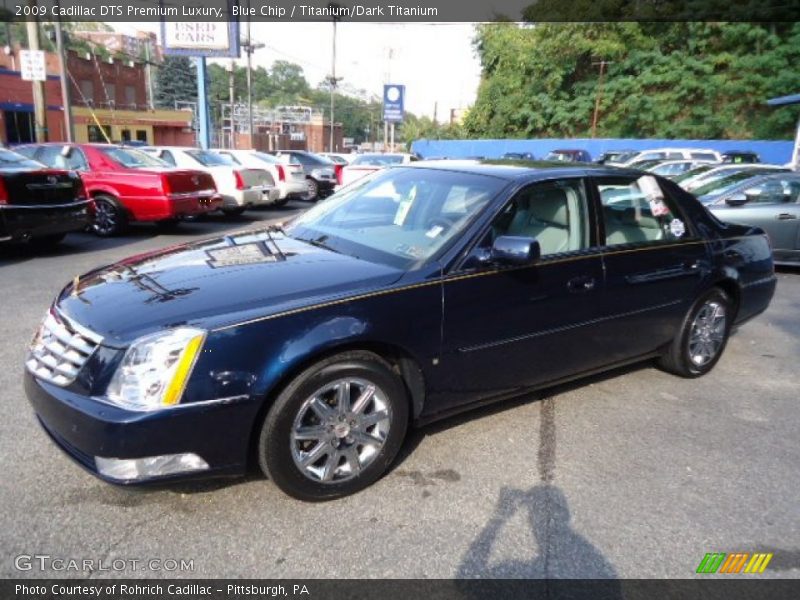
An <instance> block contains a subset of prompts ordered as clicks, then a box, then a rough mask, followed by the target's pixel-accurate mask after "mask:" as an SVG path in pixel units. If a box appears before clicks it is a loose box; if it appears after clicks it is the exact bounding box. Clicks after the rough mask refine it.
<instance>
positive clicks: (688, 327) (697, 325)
mask: <svg viewBox="0 0 800 600" xmlns="http://www.w3.org/2000/svg"><path fill="white" fill-rule="evenodd" d="M733 317H734V314H733V303H732V302H731V299H730V297H729V296H728V295H727V294H726V293H725V292H724V291H722V290H721V289H719V288H716V287H715V288H713V289H711V290H709V291H707V292H706V293H704V294H703V295H701V296H700V297H699V298H698V299H697V300H696V301H695V303H694V304H693V305H692V308H691V309H690V310H689V312H688V314H687V315H686V317H685V318H684V320H683V324H682V325H681V329H680V331H679V332H678V335H676V336H675V339H674V340H673V341H672V343H671V344H670V346H669V348H668V349H667V351H666V352H665V353H664V354H663V355H662V356H661V357H660V358H659V360H658V364H659V366H660V367H661V368H662V369H664V370H665V371H669V372H670V373H674V374H675V375H680V376H681V377H687V378H692V377H700V376H701V375H705V374H706V373H708V372H709V371H710V370H711V369H713V368H714V365H716V364H717V361H719V359H720V357H721V356H722V353H723V352H724V350H725V346H726V345H727V343H728V337H729V336H730V331H731V325H732V322H733Z"/></svg>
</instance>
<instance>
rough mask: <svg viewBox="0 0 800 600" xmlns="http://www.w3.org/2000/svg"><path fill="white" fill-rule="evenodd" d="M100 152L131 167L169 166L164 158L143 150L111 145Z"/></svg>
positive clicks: (120, 163)
mask: <svg viewBox="0 0 800 600" xmlns="http://www.w3.org/2000/svg"><path fill="white" fill-rule="evenodd" d="M100 152H102V153H103V154H105V155H106V156H108V157H109V158H110V159H111V160H113V161H114V162H115V163H117V164H119V165H122V166H123V167H127V168H129V169H147V168H163V167H168V166H169V165H168V164H167V163H165V162H164V161H163V160H161V159H159V158H156V157H155V156H152V155H150V154H147V153H146V152H142V151H141V150H133V149H131V148H118V147H115V146H109V147H107V148H100Z"/></svg>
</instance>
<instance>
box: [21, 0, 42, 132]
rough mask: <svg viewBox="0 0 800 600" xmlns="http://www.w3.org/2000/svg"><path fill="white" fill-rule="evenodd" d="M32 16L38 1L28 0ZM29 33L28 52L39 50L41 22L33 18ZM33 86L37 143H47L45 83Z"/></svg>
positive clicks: (35, 11)
mask: <svg viewBox="0 0 800 600" xmlns="http://www.w3.org/2000/svg"><path fill="white" fill-rule="evenodd" d="M28 6H30V7H31V14H34V15H35V14H37V10H36V0H28ZM25 25H26V27H27V33H28V50H33V51H37V50H39V49H40V48H39V21H38V20H37V19H35V18H31V20H30V21H26V23H25ZM31 85H32V86H33V112H34V118H35V120H36V141H37V142H40V143H41V142H46V141H47V104H46V103H45V97H44V81H32V82H31Z"/></svg>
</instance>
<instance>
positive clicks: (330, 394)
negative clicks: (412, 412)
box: [258, 352, 408, 501]
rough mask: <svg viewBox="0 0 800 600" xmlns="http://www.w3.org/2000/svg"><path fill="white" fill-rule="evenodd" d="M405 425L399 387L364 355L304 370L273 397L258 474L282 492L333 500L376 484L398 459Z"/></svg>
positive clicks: (378, 360) (383, 364)
mask: <svg viewBox="0 0 800 600" xmlns="http://www.w3.org/2000/svg"><path fill="white" fill-rule="evenodd" d="M407 423H408V398H407V396H406V392H405V387H404V386H403V384H402V382H401V381H400V379H399V378H398V376H397V375H396V374H395V373H394V372H393V371H392V369H391V367H390V365H388V364H387V363H386V362H385V361H383V360H382V359H381V358H380V357H378V356H376V355H374V354H372V353H369V352H348V353H344V354H339V355H336V356H333V357H331V358H329V359H326V360H324V361H321V362H320V363H318V364H316V365H314V366H312V367H310V368H309V369H306V370H305V371H304V372H303V373H301V374H300V375H299V376H298V377H297V378H296V379H295V380H294V381H292V383H290V384H289V385H288V386H287V387H286V388H285V389H284V390H283V392H282V393H281V394H280V395H279V396H278V398H277V400H276V401H275V404H274V405H273V406H272V408H271V409H270V411H269V413H268V414H267V417H266V419H265V420H264V424H263V426H262V428H261V434H260V437H259V445H258V459H259V464H260V466H261V469H262V470H263V471H264V473H265V474H266V475H267V477H269V478H271V479H272V480H273V481H274V482H275V484H276V485H277V486H278V487H279V488H280V489H281V490H283V491H284V492H285V493H287V494H289V495H290V496H293V497H295V498H299V499H301V500H309V501H320V500H331V499H334V498H339V497H341V496H346V495H348V494H352V493H354V492H357V491H359V490H361V489H363V488H365V487H367V486H368V485H370V484H372V483H373V482H374V481H376V480H377V479H378V478H379V477H380V476H381V475H382V474H383V473H384V472H385V471H386V468H387V467H388V466H389V464H390V463H391V462H392V460H393V459H394V458H395V456H396V455H397V452H398V450H399V449H400V446H401V444H402V442H403V438H404V437H405V433H406V427H407Z"/></svg>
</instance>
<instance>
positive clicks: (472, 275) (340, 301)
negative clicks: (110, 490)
mask: <svg viewBox="0 0 800 600" xmlns="http://www.w3.org/2000/svg"><path fill="white" fill-rule="evenodd" d="M749 237H751V236H744V235H743V236H737V237H732V238H724V239H722V240H720V241H726V242H727V241H736V240H743V239H748V238H749ZM714 241H715V240H692V241H686V242H676V243H674V244H663V245H658V246H647V247H645V248H628V249H622V250H612V251H607V252H595V253H587V254H581V255H580V256H566V257H563V258H553V259H544V260H543V261H542V262H540V263H537V264H536V266H538V265H553V264H560V263H567V262H574V261H578V260H584V259H587V258H597V257H606V256H616V255H618V254H632V253H634V252H647V251H650V250H663V249H664V248H675V247H678V246H695V245H698V244H710V243H713V242H714ZM529 268H531V266H530V265H525V266H522V267H512V268H508V269H494V270H492V271H480V272H478V273H466V274H464V275H453V276H449V277H442V278H439V279H434V280H432V281H423V282H421V283H413V284H410V285H404V286H400V287H397V288H390V289H387V290H377V291H374V292H366V293H363V294H356V295H354V296H348V297H346V298H337V299H335V300H329V301H327V302H320V303H318V304H311V305H309V306H301V307H299V308H292V309H290V310H284V311H281V312H277V313H274V314H271V315H266V316H264V317H256V318H255V319H248V320H245V321H240V322H238V323H232V324H230V325H223V326H221V327H217V328H216V329H214V330H213V331H225V330H227V329H233V328H235V327H241V326H243V325H251V324H253V323H259V322H261V321H271V320H272V319H278V318H280V317H288V316H291V315H295V314H298V313H302V312H306V311H309V310H316V309H318V308H326V307H328V306H336V305H337V304H345V303H347V302H356V301H358V300H364V299H366V298H375V297H377V296H385V295H387V294H396V293H399V292H406V291H409V290H414V289H417V288H422V287H428V286H431V285H439V284H441V283H452V282H455V281H462V280H464V279H473V278H475V277H486V276H489V275H497V274H499V273H508V272H509V271H516V270H519V269H529Z"/></svg>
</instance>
